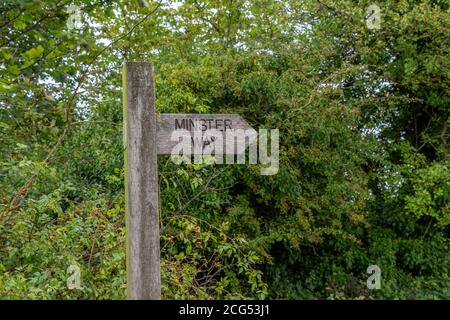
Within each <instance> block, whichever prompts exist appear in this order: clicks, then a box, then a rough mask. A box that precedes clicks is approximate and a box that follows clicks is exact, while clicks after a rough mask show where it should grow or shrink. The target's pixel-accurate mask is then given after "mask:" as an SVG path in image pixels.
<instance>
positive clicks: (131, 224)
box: [123, 62, 161, 300]
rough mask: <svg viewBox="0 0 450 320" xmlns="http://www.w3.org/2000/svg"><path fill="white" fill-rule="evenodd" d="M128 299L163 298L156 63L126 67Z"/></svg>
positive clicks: (132, 63)
mask: <svg viewBox="0 0 450 320" xmlns="http://www.w3.org/2000/svg"><path fill="white" fill-rule="evenodd" d="M123 85H124V88H123V94H124V97H123V106H124V128H123V130H124V143H125V199H126V200H125V210H126V232H127V286H128V299H133V300H136V299H138V300H148V299H151V300H156V299H161V280H160V244H159V241H160V238H159V203H158V202H159V190H158V168H157V150H156V115H155V93H154V90H155V89H154V79H153V65H152V64H151V63H149V62H127V63H125V65H124V68H123Z"/></svg>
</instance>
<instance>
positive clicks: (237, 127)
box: [156, 113, 257, 154]
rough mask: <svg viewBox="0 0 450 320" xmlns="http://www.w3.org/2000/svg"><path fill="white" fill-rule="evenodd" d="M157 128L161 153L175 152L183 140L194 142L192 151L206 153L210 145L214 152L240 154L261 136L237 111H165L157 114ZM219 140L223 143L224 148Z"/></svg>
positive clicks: (159, 151) (158, 149) (157, 139)
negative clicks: (201, 112) (230, 112)
mask: <svg viewBox="0 0 450 320" xmlns="http://www.w3.org/2000/svg"><path fill="white" fill-rule="evenodd" d="M156 127H157V138H156V143H157V152H158V154H173V150H174V147H175V146H176V145H177V144H179V143H180V142H181V140H183V139H187V140H188V141H190V143H191V146H192V149H191V150H192V152H191V154H202V153H204V151H205V149H206V148H208V149H209V150H210V151H211V149H213V150H214V151H213V152H214V154H239V153H241V152H243V151H245V148H246V147H247V146H248V145H249V144H251V143H253V142H254V141H255V140H256V137H257V132H256V130H254V129H253V128H252V127H251V126H250V125H249V124H248V123H247V122H246V121H245V120H244V119H242V118H241V116H239V115H237V114H192V113H190V114H184V113H162V114H159V115H157V117H156ZM218 141H222V143H223V145H222V147H220V148H219V146H218Z"/></svg>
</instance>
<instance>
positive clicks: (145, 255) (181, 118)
mask: <svg viewBox="0 0 450 320" xmlns="http://www.w3.org/2000/svg"><path fill="white" fill-rule="evenodd" d="M123 85H124V88H123V94H124V96H123V106H124V129H123V130H124V145H125V211H126V233H127V286H128V299H132V300H148V299H150V300H157V299H161V279H160V235H159V187H158V167H157V155H158V154H171V152H172V150H173V147H174V146H175V145H176V144H177V141H173V140H172V139H171V138H172V136H171V135H172V132H173V131H174V130H181V131H183V132H186V134H189V135H190V134H191V133H193V132H194V131H200V132H202V131H206V130H213V131H216V132H223V133H226V132H227V131H233V130H243V131H246V132H247V140H244V141H239V139H241V140H242V139H246V138H245V136H241V137H240V138H237V140H236V137H233V136H228V137H227V135H226V134H224V135H223V137H224V138H223V141H224V142H225V143H228V142H230V141H227V139H233V141H231V143H233V144H238V143H244V146H246V145H248V144H250V143H252V141H254V140H255V139H256V131H255V130H254V129H253V128H252V127H251V126H250V125H249V124H248V123H247V122H245V120H243V119H242V118H241V117H240V116H239V115H234V114H159V115H157V114H156V112H155V87H154V72H153V65H152V64H151V63H149V62H127V63H125V65H124V69H123ZM242 137H243V138H242ZM189 138H192V139H195V137H194V136H192V137H191V136H190V137H189ZM192 141H193V144H195V141H194V140H192ZM202 143H203V144H205V143H204V142H202ZM208 143H209V142H208ZM196 150H200V152H201V151H202V148H200V149H197V148H193V154H195V153H197V151H196ZM227 150H228V151H227ZM230 150H231V151H230ZM236 150H238V149H235V148H231V149H227V148H224V149H223V150H222V152H223V153H224V154H226V153H232V154H234V153H235V152H238V151H236Z"/></svg>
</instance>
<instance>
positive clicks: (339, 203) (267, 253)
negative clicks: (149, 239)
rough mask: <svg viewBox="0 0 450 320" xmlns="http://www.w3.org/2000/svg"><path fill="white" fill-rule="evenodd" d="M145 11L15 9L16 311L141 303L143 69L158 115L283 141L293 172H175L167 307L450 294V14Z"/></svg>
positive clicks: (1, 261) (164, 245) (280, 4)
mask: <svg viewBox="0 0 450 320" xmlns="http://www.w3.org/2000/svg"><path fill="white" fill-rule="evenodd" d="M145 3H146V5H144V2H141V1H118V2H113V3H111V2H104V1H103V2H102V1H99V2H91V1H84V0H80V1H74V2H73V4H75V5H77V6H78V7H79V8H80V10H81V12H82V17H81V25H80V26H79V27H78V28H72V29H70V28H68V25H67V19H68V18H69V15H70V12H68V11H67V4H66V3H61V2H59V1H45V2H44V1H38V0H35V1H26V2H24V1H7V2H5V3H3V4H1V5H0V6H1V11H0V12H2V13H1V15H0V30H1V31H0V32H1V34H2V37H1V39H0V137H1V140H0V298H2V299H124V298H125V297H126V270H125V268H126V266H125V265H126V263H125V260H126V257H125V238H126V237H125V221H124V217H125V215H124V196H123V194H124V189H123V180H124V170H123V146H122V139H123V136H122V102H121V97H122V92H121V90H122V88H121V86H122V84H121V75H120V70H121V66H122V64H123V62H124V61H127V60H143V61H148V60H151V61H153V62H154V63H155V66H156V82H155V84H156V98H157V101H156V105H157V110H158V112H172V113H176V112H192V113H239V114H241V115H242V116H243V117H244V118H245V119H246V120H247V121H248V122H249V123H251V124H252V125H253V126H254V127H255V128H269V129H270V128H278V129H279V130H280V168H279V172H278V174H277V175H274V176H261V175H260V165H233V166H230V165H215V166H210V165H206V164H202V165H175V164H174V163H172V162H171V161H170V159H168V158H165V157H160V159H159V185H160V199H161V204H162V206H161V215H160V217H161V221H160V223H161V249H162V250H161V256H162V263H161V265H162V269H161V273H162V292H163V297H164V298H168V299H219V298H220V299H231V298H237V299H252V298H258V299H264V298H288V299H411V298H413V299H448V298H449V297H450V279H449V274H450V273H449V265H450V254H449V252H450V250H449V239H448V234H449V222H450V205H449V203H450V201H449V192H450V191H449V190H450V171H449V157H448V154H449V152H448V151H449V132H450V130H449V125H450V121H449V113H450V109H449V107H448V106H449V102H450V97H449V90H448V88H449V87H450V71H449V70H450V64H449V61H450V59H449V48H450V33H449V32H448V31H449V27H450V18H449V17H450V16H449V14H448V12H449V11H448V10H449V6H448V3H447V2H445V1H382V2H380V3H379V6H380V8H381V12H382V19H381V28H380V29H379V30H376V29H375V30H373V29H372V30H371V29H368V28H367V25H366V24H365V18H366V8H367V6H368V5H370V4H372V2H371V1H362V0H361V1H335V0H322V1H290V0H286V1H232V2H229V1H222V0H217V1H189V0H186V1H182V2H181V3H180V5H174V4H173V3H172V2H171V1H163V2H162V3H159V2H156V1H146V2H145ZM372 264H376V265H378V266H379V267H380V268H381V271H382V274H381V279H382V283H381V290H373V291H371V290H369V289H367V287H366V280H367V277H368V275H367V273H366V270H367V267H368V266H369V265H372ZM71 265H77V266H79V268H80V270H81V289H80V290H76V289H73V290H70V289H68V287H67V279H68V276H69V272H68V268H69V266H71Z"/></svg>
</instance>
